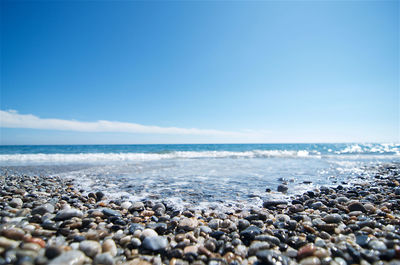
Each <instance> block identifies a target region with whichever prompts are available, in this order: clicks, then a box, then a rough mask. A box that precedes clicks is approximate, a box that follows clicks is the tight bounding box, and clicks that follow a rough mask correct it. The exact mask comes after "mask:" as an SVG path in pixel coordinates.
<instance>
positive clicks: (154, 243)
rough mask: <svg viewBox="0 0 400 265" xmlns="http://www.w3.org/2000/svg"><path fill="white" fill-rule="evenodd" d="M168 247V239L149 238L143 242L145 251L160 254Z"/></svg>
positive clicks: (160, 237) (161, 237)
mask: <svg viewBox="0 0 400 265" xmlns="http://www.w3.org/2000/svg"><path fill="white" fill-rule="evenodd" d="M167 246H168V239H167V238H165V237H163V236H148V237H146V238H145V239H144V240H143V244H142V247H143V248H144V249H147V250H150V251H154V252H159V251H162V250H164V249H165V248H166V247H167Z"/></svg>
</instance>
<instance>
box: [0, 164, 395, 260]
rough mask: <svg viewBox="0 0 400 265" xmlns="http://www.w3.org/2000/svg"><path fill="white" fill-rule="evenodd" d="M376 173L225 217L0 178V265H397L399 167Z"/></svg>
mask: <svg viewBox="0 0 400 265" xmlns="http://www.w3.org/2000/svg"><path fill="white" fill-rule="evenodd" d="M380 170H382V174H380V175H379V178H377V179H376V181H377V182H376V183H375V182H374V181H373V180H372V181H371V183H372V184H369V185H370V186H371V187H367V186H366V185H361V184H355V185H351V186H350V187H348V186H347V185H346V186H340V187H339V186H338V188H326V187H321V188H320V189H319V190H318V189H315V190H312V191H308V192H305V193H304V194H302V195H293V196H292V197H291V198H290V201H285V200H276V199H272V200H265V201H264V202H263V206H264V208H260V207H258V206H257V205H254V206H253V207H252V208H251V209H248V208H242V207H241V206H239V205H237V206H236V205H232V208H226V209H224V210H220V209H218V208H209V209H200V210H199V209H197V208H195V207H194V208H176V207H175V206H174V205H170V203H169V202H168V201H164V199H163V198H155V199H154V200H146V201H142V202H134V203H132V202H129V201H124V200H118V199H117V200H116V201H112V200H104V199H103V198H101V197H102V195H99V194H95V193H93V192H90V193H89V195H88V196H82V195H81V194H80V192H82V191H78V189H76V188H74V187H73V186H72V185H71V183H70V182H68V181H67V180H63V179H61V178H57V177H27V178H25V177H8V176H0V187H1V189H0V195H1V196H0V216H1V218H0V222H1V223H0V264H20V265H33V264H35V265H44V264H48V263H50V264H52V263H53V264H97V265H100V264H104V265H116V264H118V265H124V264H125V265H134V264H147V265H149V264H154V265H161V264H164V263H167V264H168V263H169V264H182V265H188V264H196V265H205V264H212V265H213V264H221V265H222V264H230V265H238V264H246V265H251V264H254V265H256V264H257V265H258V264H259V265H261V264H281V265H283V264H288V265H289V264H297V263H300V264H323V265H327V264H332V265H338V264H347V263H348V264H363V265H368V264H373V265H379V264H396V262H397V261H396V259H399V258H400V247H399V245H400V235H398V227H399V225H400V223H399V221H398V220H397V219H398V218H397V217H398V215H399V210H398V204H399V203H398V199H399V197H397V196H398V195H393V194H395V191H394V188H395V187H398V185H400V184H396V185H394V184H395V183H399V182H398V181H397V180H400V175H398V174H399V173H400V168H398V167H394V169H393V170H394V171H393V172H392V173H385V172H386V171H385V170H388V169H387V168H385V167H382V169H380ZM363 178H367V177H363ZM19 179H24V181H22V182H21V183H19V182H18V181H19ZM43 179H47V180H46V184H45V185H41V181H42V180H43ZM4 180H7V181H6V182H7V183H12V188H7V187H8V186H7V185H8V184H7V185H6V184H5V181H4ZM31 181H37V182H35V183H33V182H31ZM52 181H54V182H52ZM396 181H397V182H396ZM393 183H394V184H393ZM15 190H18V193H14V191H15ZM21 194H26V195H23V196H24V197H23V198H21ZM98 195H99V196H98ZM103 195H104V194H103ZM280 196H284V195H282V194H281V195H280ZM18 198H20V199H21V201H22V202H23V203H22V204H21V205H20V206H15V207H11V205H10V202H11V201H12V200H13V199H18ZM257 198H258V199H259V197H257ZM100 200H101V201H100ZM160 200H163V201H160ZM193 203H195V199H194V200H193ZM18 207H19V208H18ZM265 208H268V209H265Z"/></svg>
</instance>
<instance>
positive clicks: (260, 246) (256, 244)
mask: <svg viewBox="0 0 400 265" xmlns="http://www.w3.org/2000/svg"><path fill="white" fill-rule="evenodd" d="M270 247H271V246H270V244H269V243H268V242H262V241H253V242H252V243H251V245H250V247H249V250H248V253H249V256H254V255H256V253H257V252H258V251H260V250H264V249H269V248H270Z"/></svg>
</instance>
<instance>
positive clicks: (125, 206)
mask: <svg viewBox="0 0 400 265" xmlns="http://www.w3.org/2000/svg"><path fill="white" fill-rule="evenodd" d="M131 206H132V203H130V202H123V203H121V208H122V209H125V210H128V209H129V208H130V207H131Z"/></svg>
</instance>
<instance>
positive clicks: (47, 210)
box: [31, 203, 54, 215]
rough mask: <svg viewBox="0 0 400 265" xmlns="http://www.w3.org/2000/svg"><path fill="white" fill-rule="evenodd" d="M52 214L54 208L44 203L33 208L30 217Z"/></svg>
mask: <svg viewBox="0 0 400 265" xmlns="http://www.w3.org/2000/svg"><path fill="white" fill-rule="evenodd" d="M53 212H54V206H53V205H52V204H50V203H45V204H43V205H40V206H38V207H36V208H34V209H33V210H32V212H31V214H32V215H34V214H39V215H44V214H46V213H53Z"/></svg>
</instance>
